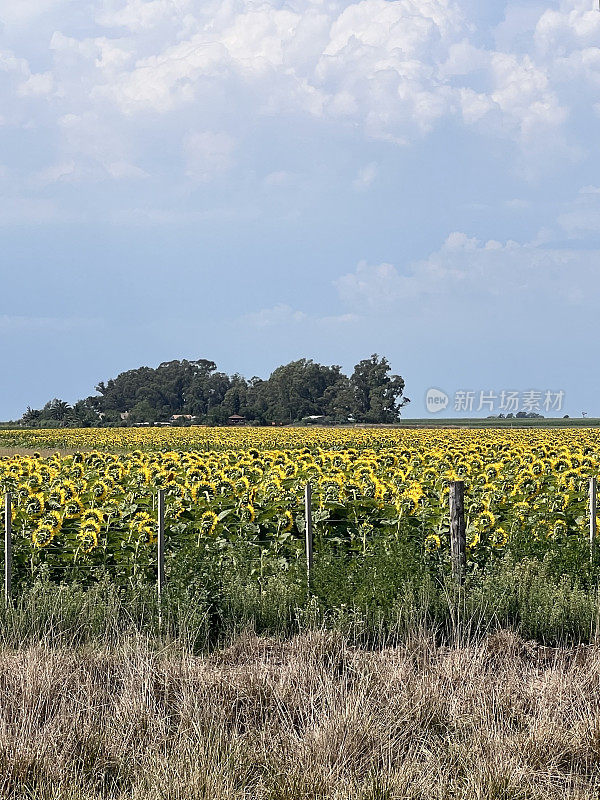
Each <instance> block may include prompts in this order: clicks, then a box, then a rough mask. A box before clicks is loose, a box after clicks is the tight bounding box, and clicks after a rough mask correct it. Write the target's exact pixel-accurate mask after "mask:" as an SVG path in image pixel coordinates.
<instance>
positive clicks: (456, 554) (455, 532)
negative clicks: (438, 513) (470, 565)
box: [450, 481, 467, 580]
mask: <svg viewBox="0 0 600 800" xmlns="http://www.w3.org/2000/svg"><path fill="white" fill-rule="evenodd" d="M466 548H467V538H466V528H465V484H464V482H463V481H452V483H451V484H450V551H451V554H452V576H453V577H454V578H457V579H459V580H462V579H463V577H464V574H465V570H466V566H467V556H466Z"/></svg>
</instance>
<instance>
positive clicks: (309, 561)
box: [304, 483, 313, 589]
mask: <svg viewBox="0 0 600 800" xmlns="http://www.w3.org/2000/svg"><path fill="white" fill-rule="evenodd" d="M304 518H305V520H306V524H305V526H304V538H305V543H306V585H307V586H308V588H309V589H310V587H311V585H312V571H313V518H312V487H311V485H310V483H307V484H306V488H305V490H304Z"/></svg>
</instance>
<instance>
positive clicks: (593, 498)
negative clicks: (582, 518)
mask: <svg viewBox="0 0 600 800" xmlns="http://www.w3.org/2000/svg"><path fill="white" fill-rule="evenodd" d="M597 505H598V503H597V482H596V477H595V476H594V477H592V478H590V560H593V558H594V546H595V543H596V507H597Z"/></svg>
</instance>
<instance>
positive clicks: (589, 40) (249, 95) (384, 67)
mask: <svg viewBox="0 0 600 800" xmlns="http://www.w3.org/2000/svg"><path fill="white" fill-rule="evenodd" d="M70 6H71V3H70V2H69V0H40V2H39V3H37V4H34V3H32V2H30V0H23V2H21V3H17V4H14V3H13V4H9V3H7V2H3V0H0V19H2V18H4V19H5V20H6V21H7V24H8V25H9V26H10V25H17V27H18V25H20V24H21V23H22V22H23V21H27V20H29V21H30V23H31V24H32V25H33V24H34V23H35V25H36V28H35V30H36V31H37V32H38V33H39V36H41V37H42V39H41V41H43V36H46V37H47V42H48V47H47V48H46V49H45V52H46V53H47V55H48V57H49V58H50V57H51V59H52V60H51V63H50V64H49V65H48V66H46V65H44V67H42V68H39V71H36V70H32V69H31V68H30V65H29V61H28V58H27V57H26V53H27V52H28V48H27V46H26V43H21V44H22V46H21V48H20V50H19V48H18V47H17V49H15V50H5V51H3V52H1V53H0V92H2V94H3V97H5V98H7V100H6V102H5V103H4V104H3V108H2V117H3V120H2V121H3V122H4V123H5V124H13V125H21V126H23V127H25V126H28V127H29V128H31V127H33V128H36V127H39V128H40V129H42V128H44V129H45V130H47V131H49V132H50V133H51V134H56V135H55V137H54V138H53V136H52V135H50V136H48V137H47V140H48V141H56V144H55V145H54V146H55V149H56V152H55V153H54V155H53V157H50V158H49V164H48V166H49V167H50V168H51V167H52V164H53V163H57V162H58V163H67V162H71V161H73V162H74V163H75V164H76V172H77V174H78V175H79V176H80V180H90V181H95V180H102V179H104V178H106V177H111V176H113V175H114V174H115V173H118V176H119V177H121V176H123V175H124V173H125V172H127V173H128V175H129V176H130V177H132V178H135V177H138V176H141V172H140V169H141V168H140V167H139V166H137V161H138V159H139V157H140V155H141V152H140V151H141V150H142V148H143V147H144V144H143V142H146V141H148V139H150V138H151V136H152V134H153V132H154V131H155V130H156V126H157V125H159V126H161V131H160V133H161V135H164V136H165V137H166V139H167V144H166V148H165V149H166V150H168V149H169V148H170V149H171V150H173V149H175V148H176V147H177V144H176V143H177V142H178V141H181V139H182V138H183V136H184V131H186V130H188V131H189V130H190V129H191V130H194V129H196V130H199V131H213V132H215V134H214V135H215V136H218V137H220V138H219V142H218V143H217V142H216V140H215V141H213V142H212V143H211V142H209V141H205V142H202V141H201V140H199V141H198V149H199V150H200V151H202V150H203V149H204V150H207V151H208V152H209V155H210V154H211V148H213V150H212V155H214V158H215V164H216V165H217V166H216V167H215V168H214V169H212V168H211V169H208V168H207V165H206V163H205V162H203V160H202V156H201V155H200V157H199V158H198V159H197V160H196V161H194V158H193V157H191V158H188V162H187V163H186V166H185V171H187V173H188V175H189V174H195V178H196V179H197V180H201V181H203V180H208V179H209V178H210V177H211V176H214V175H216V174H219V173H220V172H221V173H223V172H225V171H227V170H228V169H230V168H231V167H232V166H233V161H234V159H233V151H234V149H240V148H241V146H242V142H241V141H238V140H241V139H243V136H244V134H245V132H246V130H247V129H252V124H253V121H254V120H257V119H259V118H264V117H268V116H275V117H279V118H281V117H283V116H285V115H290V116H291V118H293V119H297V118H298V117H305V118H308V119H319V120H324V121H325V122H326V123H327V124H331V125H334V126H336V127H341V128H343V129H344V130H348V131H356V132H359V133H360V134H362V135H363V136H364V137H368V138H373V139H380V140H385V141H388V142H391V143H396V144H399V145H403V146H404V145H408V144H410V143H411V142H413V141H415V140H417V139H420V138H422V137H424V136H426V135H427V134H428V133H429V132H431V131H432V130H434V129H435V128H436V127H437V126H439V125H441V124H442V123H443V122H444V121H447V120H451V121H452V122H458V123H459V124H462V125H463V126H465V127H466V128H468V129H471V128H473V129H475V130H476V131H478V132H480V133H481V134H482V135H484V136H486V137H490V136H491V137H500V138H503V139H509V140H511V141H514V142H516V143H517V144H518V145H519V147H521V148H523V149H524V151H525V152H526V154H527V158H526V159H525V160H524V161H525V163H526V162H528V160H529V161H531V170H532V171H533V170H534V169H536V168H537V167H540V168H543V169H548V168H549V165H552V163H553V160H554V159H555V158H556V156H559V157H560V158H561V159H564V158H565V157H568V158H574V157H576V156H579V155H580V151H581V146H580V142H579V140H578V138H579V137H578V134H576V132H575V130H574V126H575V123H574V120H576V119H577V115H579V114H587V115H593V110H592V109H593V106H594V103H596V102H597V95H598V89H599V88H600V47H599V46H598V44H599V42H600V37H599V33H600V14H598V12H597V11H595V10H591V8H590V3H589V0H561V2H560V3H559V5H558V7H557V8H554V9H548V8H546V7H544V5H543V4H541V3H540V4H539V5H535V6H531V7H529V6H528V8H527V9H526V11H523V13H522V14H521V13H520V12H519V14H516V12H515V10H514V8H513V7H512V6H509V7H508V10H507V14H506V18H505V20H504V21H502V22H501V23H500V24H499V25H498V26H497V29H496V33H497V35H495V36H494V35H493V34H494V31H491V34H492V35H487V33H488V32H486V31H482V30H478V29H477V28H476V25H475V24H474V23H473V22H472V21H471V20H470V18H469V14H467V13H465V12H464V11H463V8H464V3H463V2H462V0H356V1H355V2H350V1H349V0H328V2H315V1H314V0H235V2H234V1H233V0H232V2H226V3H222V2H217V0H95V1H94V2H93V3H91V4H88V5H85V4H84V5H83V6H81V8H78V14H79V19H80V24H79V25H78V26H67V25H66V22H67V21H68V17H66V16H65V10H66V9H67V8H69V7H70ZM511 9H512V10H511ZM44 20H45V21H46V22H44ZM42 23H43V24H42ZM521 24H524V25H525V26H526V29H527V30H528V31H530V32H534V34H535V35H532V34H531V33H530V34H529V35H528V37H526V38H523V37H522V36H519V26H520V25H521ZM38 25H39V26H41V27H37V26H38ZM77 29H80V30H82V31H85V34H76V33H74V30H77ZM484 41H485V42H487V43H488V44H487V45H486V46H483V44H482V42H484ZM490 42H494V44H489V43H490ZM525 43H527V44H528V47H525ZM38 49H39V48H38ZM21 50H22V51H23V52H22V53H21ZM32 63H33V62H32ZM36 63H37V61H36ZM575 85H576V87H577V91H575V92H574V91H573V87H574V86H575ZM68 119H76V120H80V121H82V122H81V123H80V134H78V135H76V134H75V133H74V131H73V128H72V127H70V126H68V125H65V124H64V123H65V120H68ZM596 124H597V120H596ZM132 131H135V132H136V133H139V141H134V140H132V136H131V133H132ZM207 135H208V134H207ZM227 136H229V137H231V138H232V139H235V140H236V145H235V147H234V146H229V145H227V140H226V138H225V137H227ZM569 136H570V137H571V139H569ZM188 147H189V148H190V149H191V150H193V149H194V147H193V145H191V144H190V145H186V148H188ZM228 147H229V149H228ZM578 148H579V149H578ZM186 152H187V151H186ZM538 152H539V153H541V154H542V155H541V156H539V157H538V158H534V157H533V156H532V153H534V154H535V153H538ZM548 153H552V154H553V157H551V158H550V157H547V156H548ZM238 161H241V159H238ZM190 162H193V163H190ZM120 164H130V165H132V168H131V169H129V170H124V169H120V168H118V167H114V165H120ZM219 164H221V165H222V166H218V165H219ZM111 165H113V166H111ZM355 168H356V167H355ZM519 168H520V167H519ZM36 169H37V170H38V171H39V167H38V168H36ZM363 169H364V170H365V174H364V176H361V175H358V177H357V179H356V183H355V188H361V187H362V188H364V187H365V186H367V185H368V184H369V182H370V181H371V180H372V178H370V177H369V169H370V166H367V167H363ZM175 177H177V178H179V179H181V178H182V177H183V176H182V174H181V171H180V172H179V173H178V175H177V176H175Z"/></svg>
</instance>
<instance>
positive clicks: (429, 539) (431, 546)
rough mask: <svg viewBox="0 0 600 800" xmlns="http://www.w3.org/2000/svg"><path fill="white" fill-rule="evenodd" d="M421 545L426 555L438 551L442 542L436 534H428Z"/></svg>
mask: <svg viewBox="0 0 600 800" xmlns="http://www.w3.org/2000/svg"><path fill="white" fill-rule="evenodd" d="M423 544H424V546H425V552H426V553H433V552H434V551H435V550H439V549H440V547H441V544H442V542H441V539H440V537H439V536H438V535H437V533H430V534H429V536H426V537H425V540H424V542H423Z"/></svg>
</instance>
